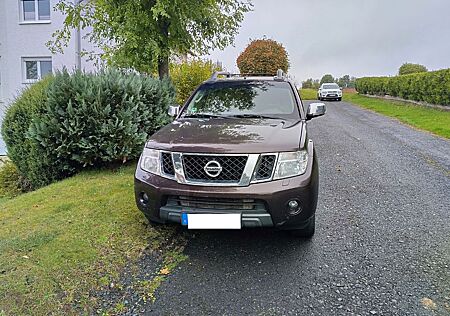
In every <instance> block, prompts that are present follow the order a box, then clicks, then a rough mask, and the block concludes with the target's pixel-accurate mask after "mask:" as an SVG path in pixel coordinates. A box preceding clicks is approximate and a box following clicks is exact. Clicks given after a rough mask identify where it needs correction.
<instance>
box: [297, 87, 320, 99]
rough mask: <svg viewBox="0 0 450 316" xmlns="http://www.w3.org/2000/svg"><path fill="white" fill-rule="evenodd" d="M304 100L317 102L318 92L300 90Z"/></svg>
mask: <svg viewBox="0 0 450 316" xmlns="http://www.w3.org/2000/svg"><path fill="white" fill-rule="evenodd" d="M298 91H299V92H300V96H301V98H302V100H317V90H314V89H299V90H298Z"/></svg>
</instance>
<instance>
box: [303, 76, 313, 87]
mask: <svg viewBox="0 0 450 316" xmlns="http://www.w3.org/2000/svg"><path fill="white" fill-rule="evenodd" d="M312 88H313V79H312V78H309V79H306V80H305V81H303V82H302V89H312Z"/></svg>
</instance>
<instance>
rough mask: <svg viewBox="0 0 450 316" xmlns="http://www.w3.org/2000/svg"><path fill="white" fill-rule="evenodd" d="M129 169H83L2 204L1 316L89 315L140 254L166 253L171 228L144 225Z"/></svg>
mask: <svg viewBox="0 0 450 316" xmlns="http://www.w3.org/2000/svg"><path fill="white" fill-rule="evenodd" d="M133 172H134V166H126V167H122V168H119V169H116V170H102V171H89V172H84V173H81V174H79V175H77V176H74V177H72V178H70V179H66V180H64V181H61V182H58V183H55V184H52V185H50V186H47V187H45V188H42V189H40V190H37V191H34V192H31V193H27V194H23V195H21V196H18V197H16V198H14V199H9V200H6V199H2V200H0V227H1V229H0V315H50V314H58V315H60V314H63V315H72V314H94V313H96V312H97V310H96V308H97V307H96V300H97V299H96V297H95V295H93V293H95V291H96V290H101V289H102V287H104V286H108V285H109V284H110V282H116V279H117V278H118V276H119V274H120V272H121V269H122V268H123V267H124V266H125V265H130V264H132V263H133V262H135V261H136V259H137V258H138V257H139V255H140V254H141V253H142V251H143V250H144V249H146V248H147V249H148V248H150V249H153V250H158V251H159V252H161V251H162V250H163V249H161V245H162V244H164V242H165V241H166V240H171V239H173V238H174V237H175V236H174V233H175V228H173V227H171V226H163V227H158V228H157V229H155V228H151V227H149V226H148V225H147V221H146V220H145V218H144V216H143V215H142V214H141V213H140V212H139V211H138V210H137V208H136V206H135V203H134V197H133ZM163 259H164V262H167V261H170V260H166V259H167V258H163ZM161 268H164V267H161ZM171 268H173V265H172V266H171ZM162 278H163V277H161V276H159V278H158V280H157V281H158V282H159V281H162Z"/></svg>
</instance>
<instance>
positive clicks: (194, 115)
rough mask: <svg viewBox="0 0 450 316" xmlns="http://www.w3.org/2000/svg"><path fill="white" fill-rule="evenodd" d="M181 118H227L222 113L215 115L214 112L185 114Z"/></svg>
mask: <svg viewBox="0 0 450 316" xmlns="http://www.w3.org/2000/svg"><path fill="white" fill-rule="evenodd" d="M182 117H183V118H216V117H220V118H227V117H226V116H223V115H216V114H208V113H192V114H186V115H183V116H182Z"/></svg>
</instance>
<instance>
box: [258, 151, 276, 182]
mask: <svg viewBox="0 0 450 316" xmlns="http://www.w3.org/2000/svg"><path fill="white" fill-rule="evenodd" d="M274 166H275V155H266V156H261V160H260V163H259V166H258V171H257V172H256V180H266V179H270V177H271V176H272V172H273V168H274Z"/></svg>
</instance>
